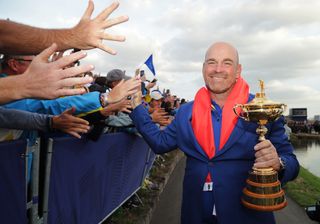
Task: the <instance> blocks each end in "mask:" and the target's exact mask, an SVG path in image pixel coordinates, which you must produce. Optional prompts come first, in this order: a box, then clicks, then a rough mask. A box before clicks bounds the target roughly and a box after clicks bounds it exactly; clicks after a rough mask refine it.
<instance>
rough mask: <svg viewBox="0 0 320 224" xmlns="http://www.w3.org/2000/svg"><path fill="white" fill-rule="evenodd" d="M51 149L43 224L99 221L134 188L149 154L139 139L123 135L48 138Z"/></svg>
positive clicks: (139, 184) (142, 141)
mask: <svg viewBox="0 0 320 224" xmlns="http://www.w3.org/2000/svg"><path fill="white" fill-rule="evenodd" d="M51 147H52V152H51V150H49V152H48V153H49V154H51V153H52V155H51V157H52V158H51V159H52V161H51V166H50V169H51V171H50V175H47V177H48V176H49V177H50V180H47V181H46V183H50V184H49V185H47V188H48V187H49V189H47V192H48V195H47V196H45V197H48V200H47V201H46V203H47V205H48V207H47V208H48V209H44V223H47V222H48V223H86V224H87V223H99V222H100V221H102V220H103V219H105V218H106V217H108V216H109V215H110V214H111V213H112V212H113V211H114V210H115V209H117V208H118V207H119V206H120V205H121V204H122V203H123V202H124V201H125V200H126V199H127V198H128V197H130V195H132V194H133V193H134V192H135V191H137V190H138V189H139V188H140V186H141V182H142V180H143V178H144V173H145V169H146V164H147V161H146V159H149V158H148V155H150V154H149V153H150V152H149V147H148V145H147V144H146V143H145V142H144V140H143V139H141V138H139V137H137V136H134V135H129V134H125V133H114V134H107V135H103V136H102V137H101V138H100V139H99V141H97V142H93V141H88V140H85V139H81V140H79V139H75V138H69V137H67V138H66V137H63V138H54V139H52V140H50V145H49V149H50V148H51ZM47 164H48V163H47ZM46 203H45V204H46ZM45 216H47V217H45Z"/></svg>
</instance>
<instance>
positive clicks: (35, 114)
mask: <svg viewBox="0 0 320 224" xmlns="http://www.w3.org/2000/svg"><path fill="white" fill-rule="evenodd" d="M118 5H119V3H113V4H111V5H110V6H109V7H107V8H106V9H104V10H103V11H102V12H101V13H100V14H98V15H97V16H96V17H95V18H91V17H92V16H91V15H92V13H93V7H94V6H93V2H92V1H89V5H88V8H87V9H86V11H85V13H84V15H83V17H82V18H81V20H80V21H79V23H78V24H77V25H76V26H75V27H72V28H69V29H41V28H36V27H31V26H28V25H23V24H20V23H16V22H12V21H9V20H0V62H1V63H0V65H1V66H0V141H9V140H15V139H21V138H24V139H26V138H28V139H29V144H30V145H32V144H34V142H35V140H36V138H37V137H38V135H39V133H41V134H42V133H46V135H50V134H52V133H54V135H57V134H58V135H64V134H69V135H72V136H74V137H77V138H81V137H86V138H88V139H90V140H93V141H97V140H98V139H99V137H100V135H101V134H103V133H109V132H114V131H126V132H129V133H134V134H138V133H137V131H136V129H135V127H134V125H133V122H132V120H131V119H130V117H129V115H128V114H129V113H130V111H131V110H132V106H131V105H132V104H131V100H132V99H131V96H132V95H133V94H135V93H137V92H138V91H141V92H142V98H143V100H142V102H143V104H144V106H145V108H146V109H147V110H148V111H149V113H150V115H151V117H152V120H153V121H154V122H155V123H157V124H158V125H159V127H160V128H165V126H167V125H168V124H170V123H171V121H172V119H173V118H174V116H175V114H176V112H177V110H178V109H179V107H180V105H181V104H183V103H185V100H184V99H181V100H180V99H179V98H178V97H177V96H175V95H172V94H171V93H170V90H168V89H167V90H165V89H164V90H163V91H160V90H159V86H158V85H157V80H156V79H154V80H151V81H149V80H147V79H146V77H145V75H144V72H143V71H140V70H137V71H136V74H135V75H133V76H132V77H129V76H127V75H126V74H125V71H123V70H121V69H112V70H111V71H109V72H108V74H107V76H105V77H103V76H95V75H93V70H94V65H82V63H80V61H81V59H83V58H84V57H86V55H87V53H86V52H84V51H82V50H90V49H94V48H99V49H101V50H103V51H105V52H107V53H110V54H116V52H115V51H114V50H113V49H111V48H110V47H108V46H106V45H105V44H103V41H105V40H112V41H124V40H125V37H124V36H119V35H111V34H108V33H107V32H106V30H107V29H108V28H109V27H112V26H114V25H117V24H120V23H123V22H126V21H127V20H128V17H127V16H119V17H117V18H115V19H109V18H108V17H109V15H110V14H111V13H112V12H113V11H114V10H115V9H116V8H117V7H118ZM101 30H104V32H101ZM84 34H85V35H84ZM39 131H40V132H39ZM30 158H32V156H30ZM28 170H29V168H28ZM151 185H152V183H151Z"/></svg>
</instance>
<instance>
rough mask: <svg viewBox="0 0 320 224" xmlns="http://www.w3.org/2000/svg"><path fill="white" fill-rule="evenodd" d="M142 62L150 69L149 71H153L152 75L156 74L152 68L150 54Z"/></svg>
mask: <svg viewBox="0 0 320 224" xmlns="http://www.w3.org/2000/svg"><path fill="white" fill-rule="evenodd" d="M144 63H145V64H146V66H147V67H148V68H149V69H150V71H151V72H152V73H153V75H156V71H155V70H154V66H153V59H152V54H151V55H150V56H149V58H148V59H147V60H146V61H145V62H144Z"/></svg>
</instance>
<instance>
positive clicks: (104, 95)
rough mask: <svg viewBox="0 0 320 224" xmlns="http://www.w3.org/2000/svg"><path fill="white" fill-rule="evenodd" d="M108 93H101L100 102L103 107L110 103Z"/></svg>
mask: <svg viewBox="0 0 320 224" xmlns="http://www.w3.org/2000/svg"><path fill="white" fill-rule="evenodd" d="M108 94H109V93H101V95H100V103H101V106H102V107H106V106H108V105H109V102H108Z"/></svg>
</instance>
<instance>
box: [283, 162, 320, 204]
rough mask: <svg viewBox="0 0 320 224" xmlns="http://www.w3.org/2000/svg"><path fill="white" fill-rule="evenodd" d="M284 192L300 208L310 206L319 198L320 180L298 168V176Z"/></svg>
mask: <svg viewBox="0 0 320 224" xmlns="http://www.w3.org/2000/svg"><path fill="white" fill-rule="evenodd" d="M285 190H286V193H287V194H288V195H289V197H290V198H292V199H293V200H294V201H296V202H297V203H298V204H299V205H300V206H303V207H304V206H307V205H312V204H314V203H315V202H316V200H318V199H319V198H320V178H319V177H317V176H315V175H313V174H312V173H310V172H309V171H308V170H307V169H305V168H303V167H301V166H300V173H299V176H298V177H297V178H296V179H295V180H294V181H292V182H289V183H288V184H287V185H286V186H285Z"/></svg>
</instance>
